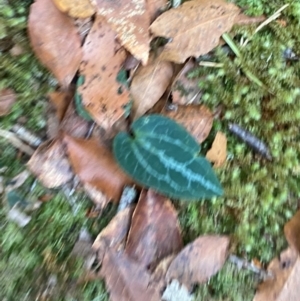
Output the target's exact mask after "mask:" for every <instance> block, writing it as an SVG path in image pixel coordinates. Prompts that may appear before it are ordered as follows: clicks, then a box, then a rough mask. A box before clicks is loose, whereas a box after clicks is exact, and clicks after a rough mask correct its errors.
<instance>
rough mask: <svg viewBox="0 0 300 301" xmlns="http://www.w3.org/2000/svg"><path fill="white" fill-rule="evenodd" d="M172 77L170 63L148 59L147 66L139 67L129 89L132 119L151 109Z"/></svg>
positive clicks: (154, 58) (152, 58) (153, 57)
mask: <svg viewBox="0 0 300 301" xmlns="http://www.w3.org/2000/svg"><path fill="white" fill-rule="evenodd" d="M172 76H173V67H172V64H171V63H170V62H166V61H161V60H158V59H157V58H156V57H155V56H154V55H152V56H151V57H150V61H149V64H148V65H147V66H140V67H139V69H138V70H137V71H136V73H135V75H134V78H133V80H132V84H131V87H130V92H131V96H132V98H133V108H132V109H133V117H134V118H139V117H141V116H142V115H143V114H144V113H145V112H147V111H148V110H149V109H151V108H152V107H153V106H154V105H155V104H156V102H157V101H158V100H159V99H160V97H161V96H162V95H163V94H164V92H165V91H166V89H167V87H168V85H169V84H170V82H171V79H172Z"/></svg>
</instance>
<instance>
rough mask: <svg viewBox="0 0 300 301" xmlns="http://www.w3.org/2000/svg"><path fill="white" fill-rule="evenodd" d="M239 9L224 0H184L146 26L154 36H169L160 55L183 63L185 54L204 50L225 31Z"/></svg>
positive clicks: (202, 52) (192, 54) (195, 54)
mask: <svg viewBox="0 0 300 301" xmlns="http://www.w3.org/2000/svg"><path fill="white" fill-rule="evenodd" d="M238 13H239V8H238V7H236V6H235V5H234V4H233V3H228V2H226V1H224V0H214V2H213V3H212V2H211V1H210V0H193V1H187V2H185V3H184V4H183V5H181V6H179V7H178V8H173V9H170V10H169V11H167V12H165V13H163V14H162V15H161V16H159V17H158V18H157V19H156V20H155V21H154V22H153V23H152V24H151V26H150V30H151V32H152V33H153V34H154V36H155V37H165V38H167V39H170V41H169V43H167V44H166V46H165V48H164V51H163V52H162V54H161V58H162V59H164V60H167V61H172V62H176V63H183V62H184V61H185V60H186V59H187V58H188V57H190V56H194V57H198V56H200V55H201V54H205V53H208V52H209V51H210V50H212V49H213V48H214V47H216V46H217V45H218V43H219V38H220V36H221V35H222V34H223V33H225V32H227V31H229V30H230V28H231V27H232V25H233V24H234V22H235V19H236V16H237V15H238Z"/></svg>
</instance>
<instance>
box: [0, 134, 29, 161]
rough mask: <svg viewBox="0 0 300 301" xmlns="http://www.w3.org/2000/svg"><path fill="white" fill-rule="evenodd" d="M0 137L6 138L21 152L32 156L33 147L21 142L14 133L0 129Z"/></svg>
mask: <svg viewBox="0 0 300 301" xmlns="http://www.w3.org/2000/svg"><path fill="white" fill-rule="evenodd" d="M0 137H2V138H5V139H7V140H8V141H9V142H10V143H11V144H12V145H13V146H14V147H16V148H17V149H19V150H21V151H22V152H23V153H25V154H27V155H29V156H32V155H33V153H34V149H32V148H31V147H30V146H28V145H26V144H25V143H23V142H22V141H21V140H20V139H19V138H18V137H17V135H16V134H14V133H12V132H9V131H6V130H2V129H0Z"/></svg>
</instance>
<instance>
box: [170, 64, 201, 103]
mask: <svg viewBox="0 0 300 301" xmlns="http://www.w3.org/2000/svg"><path fill="white" fill-rule="evenodd" d="M195 67H196V62H195V61H194V60H188V61H187V62H186V64H185V65H184V67H183V68H182V69H181V71H180V72H179V73H178V75H177V77H176V79H175V81H174V82H173V84H172V103H174V104H178V105H187V104H191V103H194V104H196V103H197V102H199V100H200V97H201V91H200V89H199V86H198V82H199V79H198V78H194V79H191V78H188V77H187V76H188V74H189V72H190V71H191V70H192V69H194V68H195Z"/></svg>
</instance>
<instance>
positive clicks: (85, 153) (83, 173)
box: [63, 135, 132, 201]
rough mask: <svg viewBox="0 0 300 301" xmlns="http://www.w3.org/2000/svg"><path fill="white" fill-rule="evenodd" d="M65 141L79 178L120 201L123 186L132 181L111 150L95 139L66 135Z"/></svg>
mask: <svg viewBox="0 0 300 301" xmlns="http://www.w3.org/2000/svg"><path fill="white" fill-rule="evenodd" d="M63 141H64V143H65V144H66V146H67V152H68V156H69V160H70V162H71V165H72V167H73V170H74V172H75V173H76V174H77V175H78V177H79V179H80V180H81V181H82V182H83V183H89V184H90V185H92V186H94V187H95V188H97V189H99V190H101V191H103V192H104V193H105V194H106V195H107V197H108V198H109V199H113V200H114V201H118V200H119V198H120V196H121V193H122V190H123V187H124V186H125V185H129V184H131V182H132V181H131V180H130V179H129V178H128V177H127V176H126V175H125V174H124V172H123V171H122V170H121V169H120V168H119V166H118V164H117V163H116V161H115V159H114V157H113V155H112V154H111V152H110V151H109V150H108V149H107V148H106V147H104V146H102V145H100V144H98V143H97V142H96V141H95V140H83V139H78V138H74V137H71V136H68V135H64V138H63Z"/></svg>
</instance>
